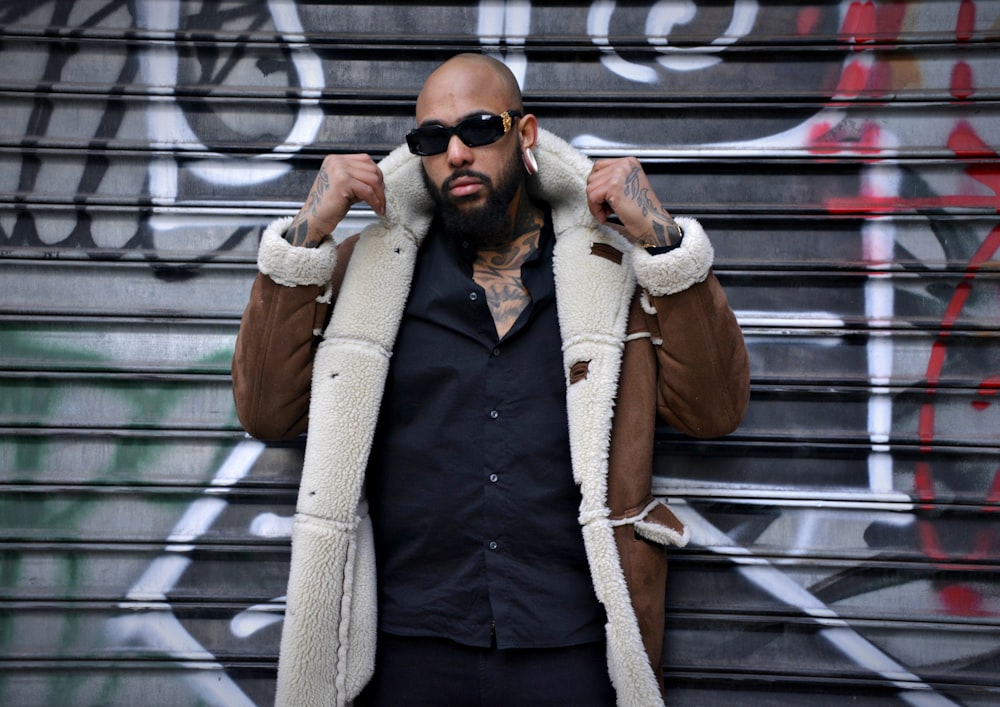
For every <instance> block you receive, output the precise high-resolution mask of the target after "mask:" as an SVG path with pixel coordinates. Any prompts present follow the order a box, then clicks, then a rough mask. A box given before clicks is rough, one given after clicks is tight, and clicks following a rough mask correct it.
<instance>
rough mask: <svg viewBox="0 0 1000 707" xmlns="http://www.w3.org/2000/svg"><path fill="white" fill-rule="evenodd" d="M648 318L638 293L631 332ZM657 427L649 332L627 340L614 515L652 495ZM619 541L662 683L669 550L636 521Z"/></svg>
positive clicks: (634, 509) (613, 457) (614, 435)
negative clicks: (640, 532)
mask: <svg viewBox="0 0 1000 707" xmlns="http://www.w3.org/2000/svg"><path fill="white" fill-rule="evenodd" d="M646 324H647V322H646V315H645V314H644V312H643V310H642V306H641V304H640V302H639V296H638V293H636V296H635V297H634V298H633V300H632V306H631V309H630V311H629V324H628V333H629V334H636V333H641V332H643V331H644V330H645V329H646ZM655 431H656V355H655V353H654V351H653V346H652V344H651V343H650V339H649V337H640V338H636V339H633V340H631V341H629V342H628V343H626V344H625V351H624V353H623V358H622V373H621V379H620V384H619V388H618V397H617V400H616V405H615V418H614V424H613V425H612V428H611V448H610V450H609V458H608V508H609V509H610V510H611V517H612V518H613V519H615V518H624V517H630V516H634V515H636V514H637V513H639V512H640V511H642V509H644V508H645V507H646V505H647V504H648V503H649V502H650V501H652V500H653V497H652V493H651V489H652V466H653V437H654V434H655ZM615 541H616V542H617V545H618V554H619V556H620V558H621V564H622V571H623V572H624V575H625V581H626V583H627V584H628V588H629V593H630V595H631V598H632V607H633V609H634V610H635V614H636V618H637V619H638V622H639V632H640V633H641V635H642V642H643V645H644V646H645V647H646V654H647V655H648V656H649V663H650V667H651V668H652V669H653V673H654V674H655V675H656V676H657V679H658V680H659V681H660V683H661V686H662V665H661V662H662V657H663V625H664V605H665V601H666V576H667V574H666V573H667V555H666V551H665V550H664V548H662V547H660V546H657V545H654V544H653V543H649V542H646V541H645V540H641V539H638V538H636V535H635V528H634V527H633V526H632V525H624V526H619V527H617V528H615Z"/></svg>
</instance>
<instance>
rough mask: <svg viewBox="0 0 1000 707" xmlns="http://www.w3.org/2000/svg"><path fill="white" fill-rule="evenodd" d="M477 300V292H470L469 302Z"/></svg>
mask: <svg viewBox="0 0 1000 707" xmlns="http://www.w3.org/2000/svg"><path fill="white" fill-rule="evenodd" d="M477 299H479V293H477V292H470V293H469V301H471V302H475V301H476V300H477Z"/></svg>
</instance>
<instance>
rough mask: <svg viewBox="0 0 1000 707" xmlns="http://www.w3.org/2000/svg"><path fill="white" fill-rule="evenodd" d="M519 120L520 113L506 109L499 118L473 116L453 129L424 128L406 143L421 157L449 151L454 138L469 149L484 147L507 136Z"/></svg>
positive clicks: (441, 126)
mask: <svg viewBox="0 0 1000 707" xmlns="http://www.w3.org/2000/svg"><path fill="white" fill-rule="evenodd" d="M520 117H521V112H520V111H517V110H505V111H504V112H503V113H501V114H500V115H493V114H492V113H484V114H483V115H474V116H472V117H471V118H466V119H465V120H463V121H461V122H459V124H458V125H456V126H454V127H451V128H446V127H445V126H443V125H425V126H423V127H421V128H414V129H413V130H411V131H410V132H408V133H406V144H407V145H409V147H410V152H412V153H413V154H415V155H420V156H421V157H429V156H431V155H440V154H441V153H442V152H444V151H445V150H447V149H448V142H449V141H450V140H451V136H452V135H458V139H459V140H461V141H462V142H464V143H465V144H466V145H468V146H469V147H482V146H483V145H489V144H491V143H494V142H496V141H497V140H499V139H500V138H502V137H503V136H504V135H506V134H507V132H508V131H509V130H510V128H511V126H512V125H513V124H514V119H515V118H520Z"/></svg>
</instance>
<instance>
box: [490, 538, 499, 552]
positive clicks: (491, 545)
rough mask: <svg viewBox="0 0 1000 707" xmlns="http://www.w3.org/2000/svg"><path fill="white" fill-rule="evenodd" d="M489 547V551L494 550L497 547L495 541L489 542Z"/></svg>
mask: <svg viewBox="0 0 1000 707" xmlns="http://www.w3.org/2000/svg"><path fill="white" fill-rule="evenodd" d="M489 547H490V550H496V549H497V547H498V545H497V543H496V540H490V546H489Z"/></svg>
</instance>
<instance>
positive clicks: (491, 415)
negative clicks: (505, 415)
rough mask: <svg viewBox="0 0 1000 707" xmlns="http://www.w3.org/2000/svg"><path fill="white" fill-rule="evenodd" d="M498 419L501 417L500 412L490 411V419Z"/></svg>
mask: <svg viewBox="0 0 1000 707" xmlns="http://www.w3.org/2000/svg"><path fill="white" fill-rule="evenodd" d="M498 417H500V413H499V412H497V411H496V410H490V419H493V420H495V419H497V418H498Z"/></svg>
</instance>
